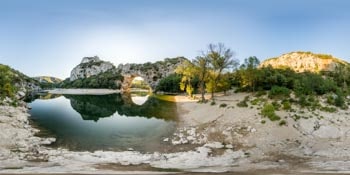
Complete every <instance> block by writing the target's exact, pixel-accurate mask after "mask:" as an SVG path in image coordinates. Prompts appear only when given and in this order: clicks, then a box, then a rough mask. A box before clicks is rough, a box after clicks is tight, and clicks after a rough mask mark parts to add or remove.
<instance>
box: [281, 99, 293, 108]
mask: <svg viewBox="0 0 350 175" xmlns="http://www.w3.org/2000/svg"><path fill="white" fill-rule="evenodd" d="M282 109H283V110H291V109H292V105H291V104H290V102H289V101H284V102H282Z"/></svg>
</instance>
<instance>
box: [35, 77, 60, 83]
mask: <svg viewBox="0 0 350 175" xmlns="http://www.w3.org/2000/svg"><path fill="white" fill-rule="evenodd" d="M33 79H35V80H38V81H39V82H40V83H60V82H62V81H63V80H61V79H59V78H56V77H50V76H38V77H33Z"/></svg>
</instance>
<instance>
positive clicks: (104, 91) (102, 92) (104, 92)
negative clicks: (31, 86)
mask: <svg viewBox="0 0 350 175" xmlns="http://www.w3.org/2000/svg"><path fill="white" fill-rule="evenodd" d="M45 92H48V93H50V94H67V95H108V94H115V93H120V90H112V89H52V90H46V91H45Z"/></svg>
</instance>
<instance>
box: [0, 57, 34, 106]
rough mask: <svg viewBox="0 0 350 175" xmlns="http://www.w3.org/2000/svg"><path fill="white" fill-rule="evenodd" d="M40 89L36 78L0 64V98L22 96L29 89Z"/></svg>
mask: <svg viewBox="0 0 350 175" xmlns="http://www.w3.org/2000/svg"><path fill="white" fill-rule="evenodd" d="M36 90H40V85H39V82H38V81H37V80H34V79H33V78H30V77H28V76H27V75H24V74H23V73H21V72H19V71H17V70H15V69H12V68H11V67H9V66H7V65H3V64H0V100H1V98H4V97H11V98H14V97H15V98H17V99H19V98H23V97H24V95H25V94H26V93H28V92H30V91H36Z"/></svg>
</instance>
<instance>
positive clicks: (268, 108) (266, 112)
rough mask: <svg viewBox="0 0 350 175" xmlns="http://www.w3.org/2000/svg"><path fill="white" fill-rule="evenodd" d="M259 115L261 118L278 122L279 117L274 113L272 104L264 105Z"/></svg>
mask: <svg viewBox="0 0 350 175" xmlns="http://www.w3.org/2000/svg"><path fill="white" fill-rule="evenodd" d="M261 115H262V116H263V117H267V118H269V119H270V120H271V121H276V120H280V119H281V117H279V116H278V115H276V113H275V107H274V106H273V105H272V104H265V105H264V107H263V108H262V110H261Z"/></svg>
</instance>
